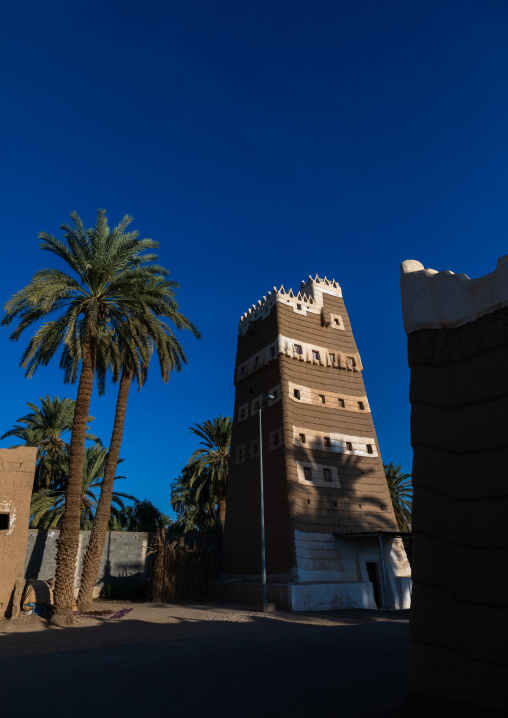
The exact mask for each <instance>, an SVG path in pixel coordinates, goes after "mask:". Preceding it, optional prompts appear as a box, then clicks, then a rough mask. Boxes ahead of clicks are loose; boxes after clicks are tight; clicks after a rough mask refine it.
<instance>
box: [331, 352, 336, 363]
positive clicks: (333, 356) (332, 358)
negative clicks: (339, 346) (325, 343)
mask: <svg viewBox="0 0 508 718" xmlns="http://www.w3.org/2000/svg"><path fill="white" fill-rule="evenodd" d="M330 361H331V362H332V364H335V354H330Z"/></svg>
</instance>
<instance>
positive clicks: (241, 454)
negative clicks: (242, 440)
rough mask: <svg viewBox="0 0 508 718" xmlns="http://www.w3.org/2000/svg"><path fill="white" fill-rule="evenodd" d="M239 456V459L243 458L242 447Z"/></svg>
mask: <svg viewBox="0 0 508 718" xmlns="http://www.w3.org/2000/svg"><path fill="white" fill-rule="evenodd" d="M238 458H239V459H243V451H242V450H241V449H240V451H239V452H238Z"/></svg>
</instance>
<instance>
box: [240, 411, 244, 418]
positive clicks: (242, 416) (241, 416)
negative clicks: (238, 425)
mask: <svg viewBox="0 0 508 718" xmlns="http://www.w3.org/2000/svg"><path fill="white" fill-rule="evenodd" d="M240 419H245V409H242V410H241V412H240Z"/></svg>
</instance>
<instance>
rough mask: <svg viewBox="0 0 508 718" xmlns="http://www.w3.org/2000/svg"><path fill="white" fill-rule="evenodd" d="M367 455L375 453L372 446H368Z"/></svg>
mask: <svg viewBox="0 0 508 718" xmlns="http://www.w3.org/2000/svg"><path fill="white" fill-rule="evenodd" d="M367 453H368V454H373V453H374V449H373V448H372V444H367Z"/></svg>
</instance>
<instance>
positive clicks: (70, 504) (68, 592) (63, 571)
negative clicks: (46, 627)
mask: <svg viewBox="0 0 508 718" xmlns="http://www.w3.org/2000/svg"><path fill="white" fill-rule="evenodd" d="M94 358H95V357H94V354H93V347H92V343H91V341H90V339H87V340H86V343H85V353H84V357H83V366H82V368H81V376H80V378H79V386H78V395H77V397H76V405H75V408H74V421H73V424H72V435H71V443H70V449H69V477H68V481H67V488H66V491H65V509H64V515H63V520H62V527H61V529H60V537H59V539H58V552H57V555H56V574H55V593H54V614H53V618H52V622H53V623H55V624H57V625H60V626H66V625H69V624H70V623H72V606H73V603H74V575H75V572H76V558H77V554H78V548H79V531H80V518H81V493H82V485H83V464H84V460H85V441H86V428H87V423H88V414H89V410H90V399H91V397H92V389H93V380H94V374H95V362H94Z"/></svg>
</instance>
